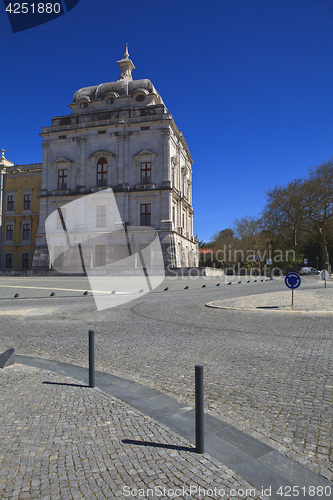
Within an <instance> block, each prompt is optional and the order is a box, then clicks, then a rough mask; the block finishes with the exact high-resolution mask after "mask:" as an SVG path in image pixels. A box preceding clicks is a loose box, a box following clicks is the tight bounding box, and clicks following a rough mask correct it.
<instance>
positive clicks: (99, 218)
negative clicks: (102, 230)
mask: <svg viewBox="0 0 333 500" xmlns="http://www.w3.org/2000/svg"><path fill="white" fill-rule="evenodd" d="M96 227H106V205H101V206H99V207H96Z"/></svg>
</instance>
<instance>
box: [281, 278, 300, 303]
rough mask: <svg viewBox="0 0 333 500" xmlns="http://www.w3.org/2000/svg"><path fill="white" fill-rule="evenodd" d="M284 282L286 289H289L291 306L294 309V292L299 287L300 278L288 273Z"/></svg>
mask: <svg viewBox="0 0 333 500" xmlns="http://www.w3.org/2000/svg"><path fill="white" fill-rule="evenodd" d="M284 282H285V284H286V286H287V287H288V288H291V305H292V307H294V290H295V288H298V287H299V286H300V284H301V277H300V275H299V274H297V273H288V274H287V276H286V277H285V279H284Z"/></svg>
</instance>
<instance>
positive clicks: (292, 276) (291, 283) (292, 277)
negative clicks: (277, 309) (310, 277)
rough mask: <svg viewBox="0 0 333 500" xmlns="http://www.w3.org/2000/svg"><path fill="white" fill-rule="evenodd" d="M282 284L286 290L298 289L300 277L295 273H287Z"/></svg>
mask: <svg viewBox="0 0 333 500" xmlns="http://www.w3.org/2000/svg"><path fill="white" fill-rule="evenodd" d="M284 282H285V284H286V285H287V287H288V288H291V289H294V288H298V287H299V286H300V284H301V277H300V275H299V274H297V273H288V274H287V276H286V277H285V279H284Z"/></svg>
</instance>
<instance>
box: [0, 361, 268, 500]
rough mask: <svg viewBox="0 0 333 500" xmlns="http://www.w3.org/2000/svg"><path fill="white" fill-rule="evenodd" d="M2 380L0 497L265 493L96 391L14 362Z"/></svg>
mask: <svg viewBox="0 0 333 500" xmlns="http://www.w3.org/2000/svg"><path fill="white" fill-rule="evenodd" d="M0 386H1V390H0V400H1V415H2V419H1V420H2V425H1V440H0V471H1V472H0V497H1V498H10V499H37V498H38V499H45V500H46V499H50V500H56V499H61V500H64V499H66V500H67V499H95V498H98V499H102V498H134V497H135V496H136V497H141V498H165V499H167V498H183V497H184V498H193V499H202V498H228V499H231V498H234V499H236V498H237V499H238V498H247V499H259V498H260V499H264V498H266V497H265V496H262V495H261V494H260V492H259V491H257V490H255V489H254V488H253V487H252V486H251V485H250V484H248V483H247V482H246V481H244V480H242V478H241V477H240V476H239V475H237V474H236V473H234V472H233V471H232V470H231V469H229V468H228V467H226V466H224V465H222V464H221V463H219V462H218V461H217V460H216V459H214V458H212V457H211V456H209V455H208V454H204V455H198V454H196V453H195V452H194V449H193V444H191V443H190V442H189V441H187V440H186V439H185V438H183V437H181V436H180V435H178V434H176V433H175V432H173V431H171V430H169V429H168V428H167V427H165V426H163V425H162V424H159V423H157V422H156V421H155V420H153V419H152V418H151V417H148V416H146V415H144V414H143V413H141V412H139V411H137V410H136V409H134V408H133V407H131V406H129V405H128V404H126V403H124V402H122V401H120V400H118V399H115V398H114V397H112V396H109V395H107V394H105V393H103V392H102V391H100V390H99V389H90V388H88V387H86V386H84V385H83V384H81V383H78V382H75V381H73V380H72V379H70V378H67V377H64V376H59V375H56V374H54V373H52V372H48V371H45V370H41V369H38V368H34V367H31V366H24V365H19V364H15V365H12V366H9V367H7V368H5V369H3V370H0ZM189 493H191V495H190V496H189Z"/></svg>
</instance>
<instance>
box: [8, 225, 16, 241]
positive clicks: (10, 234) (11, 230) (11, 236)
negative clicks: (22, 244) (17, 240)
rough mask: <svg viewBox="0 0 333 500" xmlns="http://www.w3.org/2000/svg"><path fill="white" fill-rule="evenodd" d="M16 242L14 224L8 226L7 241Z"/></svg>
mask: <svg viewBox="0 0 333 500" xmlns="http://www.w3.org/2000/svg"><path fill="white" fill-rule="evenodd" d="M13 240H14V224H7V225H6V241H13Z"/></svg>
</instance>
